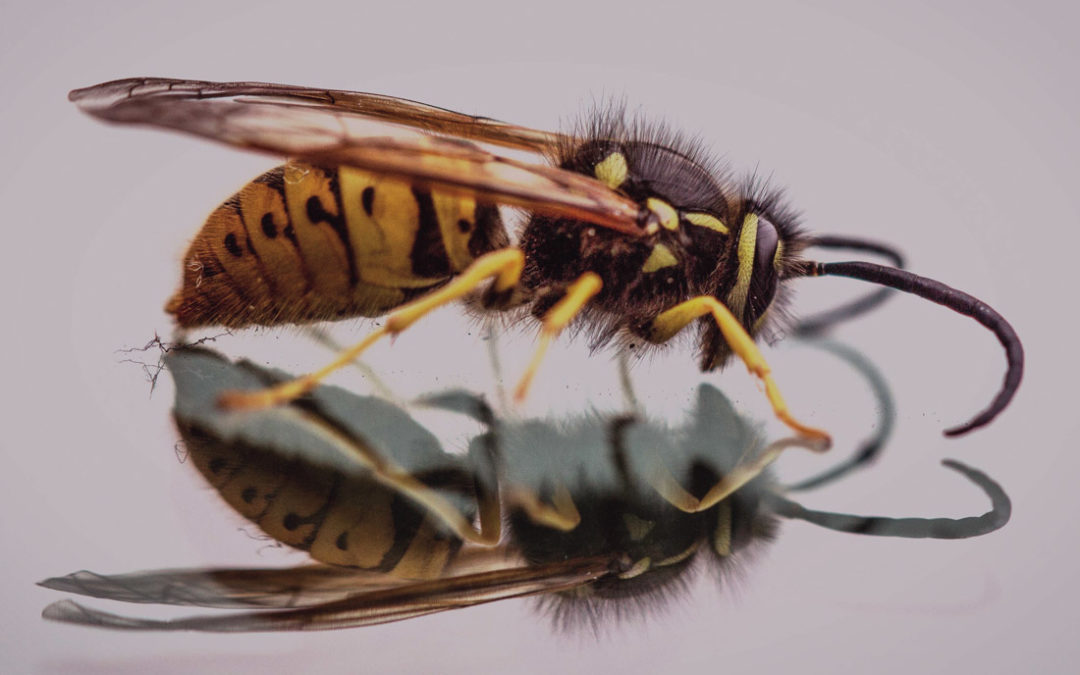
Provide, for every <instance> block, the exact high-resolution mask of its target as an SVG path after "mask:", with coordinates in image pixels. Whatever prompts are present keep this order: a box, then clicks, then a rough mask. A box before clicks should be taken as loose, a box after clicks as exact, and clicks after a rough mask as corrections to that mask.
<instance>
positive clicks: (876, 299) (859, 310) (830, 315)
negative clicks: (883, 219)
mask: <svg viewBox="0 0 1080 675" xmlns="http://www.w3.org/2000/svg"><path fill="white" fill-rule="evenodd" d="M806 245H807V247H816V248H836V249H844V250H848V251H862V252H864V253H871V254H874V255H879V256H881V257H883V258H886V259H888V260H889V261H890V262H892V265H893V267H896V268H899V269H903V268H904V256H903V254H901V253H900V251H898V250H896V249H895V248H893V247H892V246H890V245H889V244H885V243H882V242H877V241H871V240H869V239H859V238H856V237H840V236H834V235H822V236H818V237H811V238H810V239H809V240H808V241H807V242H806ZM890 295H892V289H889V288H881V289H878V290H876V291H871V292H870V293H867V294H866V295H864V296H862V297H860V298H856V299H854V300H852V301H851V302H848V303H846V304H843V305H840V306H839V307H834V308H832V309H827V310H825V311H823V312H819V313H818V314H811V315H810V316H809V317H807V318H805V319H803V320H802V321H799V322H798V323H797V324H795V327H794V329H793V333H794V334H795V335H796V336H798V337H813V336H817V335H820V334H822V333H824V332H825V331H827V330H829V329H830V328H832V327H833V326H835V325H836V324H838V323H841V322H843V321H847V320H849V319H854V318H855V317H857V316H859V315H861V314H866V313H867V312H869V311H870V310H872V309H875V308H876V307H877V306H878V305H880V304H881V303H883V302H885V300H887V299H888V298H889V296H890Z"/></svg>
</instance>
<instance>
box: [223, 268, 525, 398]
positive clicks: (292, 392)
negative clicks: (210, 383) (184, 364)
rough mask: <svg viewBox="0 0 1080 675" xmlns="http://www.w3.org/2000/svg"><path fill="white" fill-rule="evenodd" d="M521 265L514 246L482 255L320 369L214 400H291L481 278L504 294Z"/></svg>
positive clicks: (519, 276) (445, 302)
mask: <svg viewBox="0 0 1080 675" xmlns="http://www.w3.org/2000/svg"><path fill="white" fill-rule="evenodd" d="M524 266H525V256H524V254H522V252H521V251H520V250H519V249H516V248H505V249H502V250H499V251H493V252H491V253H487V254H485V255H482V256H480V257H479V258H477V259H476V260H475V261H473V264H472V265H470V266H469V267H468V269H466V270H465V271H464V272H462V273H461V274H460V275H459V276H457V277H455V278H454V279H453V280H451V281H450V283H448V284H446V285H445V286H443V287H442V288H439V289H438V290H435V291H432V292H431V293H429V294H427V295H425V296H423V297H420V298H417V299H416V300H414V301H413V302H411V303H409V304H407V305H405V306H404V307H402V308H400V309H398V310H397V311H395V312H393V313H392V314H390V315H389V316H388V317H387V318H386V323H385V324H384V325H383V326H382V327H381V328H378V329H377V330H375V331H372V332H371V333H370V334H369V335H368V336H367V337H366V338H364V339H363V340H361V341H360V342H358V343H357V344H355V345H353V346H352V347H349V348H348V349H346V350H345V351H343V352H341V354H339V355H338V357H337V358H336V359H334V360H333V361H332V362H330V363H329V364H328V365H326V366H324V367H323V368H322V369H320V370H317V371H315V372H314V373H309V374H307V375H304V376H302V377H298V378H296V379H295V380H290V381H288V382H283V383H281V384H279V385H278V386H276V387H272V388H270V389H264V390H262V391H254V392H244V391H227V392H224V393H222V395H221V397H220V398H219V399H218V404H219V405H220V406H221V407H222V408H225V409H227V410H252V409H255V410H257V409H261V408H269V407H272V406H275V405H281V404H282V403H286V402H288V401H291V400H293V399H294V398H296V397H298V396H302V395H304V394H306V393H307V392H309V391H311V390H312V389H314V388H315V386H316V385H318V384H319V382H320V381H321V380H323V379H325V378H326V376H328V375H330V374H331V373H332V372H334V371H335V370H337V369H338V368H341V367H342V366H345V365H348V364H349V363H351V362H352V361H353V360H354V359H355V358H356V357H358V356H360V354H362V353H363V352H364V351H365V350H366V349H367V348H368V347H370V346H371V345H373V344H374V343H375V342H377V341H378V340H379V339H380V338H382V337H384V336H386V335H397V334H398V333H401V332H402V331H404V330H405V329H406V328H408V327H409V326H411V325H412V324H413V323H415V322H416V321H417V320H418V319H420V318H421V317H422V316H424V315H425V314H427V313H428V312H430V311H431V310H433V309H437V308H439V307H442V306H443V305H446V304H448V303H450V302H452V301H454V300H457V299H458V298H460V297H462V296H463V295H466V294H467V293H469V292H471V291H473V290H475V289H476V288H477V287H478V286H479V285H480V284H481V283H483V282H484V280H486V279H489V278H491V277H494V278H495V283H494V290H495V292H496V293H505V292H506V291H509V290H511V289H513V288H514V287H515V286H517V284H518V280H519V279H520V278H521V270H522V268H523V267H524Z"/></svg>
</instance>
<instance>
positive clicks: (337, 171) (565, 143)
mask: <svg viewBox="0 0 1080 675" xmlns="http://www.w3.org/2000/svg"><path fill="white" fill-rule="evenodd" d="M70 98H71V100H73V101H74V102H75V103H76V104H78V106H79V107H80V108H81V109H82V110H84V111H86V112H87V113H89V114H91V115H93V116H95V117H97V118H100V119H102V120H106V121H109V122H116V123H123V124H141V125H150V126H155V127H162V128H166V129H173V130H178V131H182V132H187V133H189V134H194V135H197V136H202V137H204V138H209V139H212V140H216V141H220V142H223V143H226V144H228V145H232V146H235V147H241V148H246V149H250V150H255V151H261V152H265V153H270V154H273V155H277V156H286V157H289V158H291V161H290V162H289V163H288V164H285V165H284V166H279V167H278V168H276V169H273V170H271V171H269V172H267V173H265V174H263V175H262V176H260V177H259V178H256V179H255V180H254V181H253V182H251V183H249V184H248V185H247V186H245V187H244V188H243V189H241V190H240V192H238V193H236V194H235V195H234V196H233V197H232V198H230V199H229V200H227V201H226V202H225V203H224V204H222V205H221V206H220V207H218V208H217V210H215V211H214V212H213V213H212V214H211V216H210V217H209V219H208V220H207V221H206V224H205V225H204V226H203V228H202V230H201V231H200V232H199V233H198V235H196V237H195V239H194V241H193V242H192V244H191V246H190V248H189V249H188V251H187V253H186V255H185V256H184V262H183V267H184V272H183V282H182V285H181V288H180V290H179V291H178V292H177V293H176V295H174V296H173V297H172V298H171V299H170V300H169V301H168V304H167V305H166V310H167V311H168V312H170V313H171V314H172V315H173V316H174V317H175V319H176V323H177V325H178V326H179V327H180V328H181V329H183V328H190V327H197V326H209V325H221V326H230V327H242V326H249V325H264V326H269V325H278V324H283V323H300V324H303V323H309V322H315V321H324V320H333V319H339V318H344V317H352V316H369V317H371V316H382V315H387V314H388V316H387V317H386V319H385V322H384V323H383V325H382V326H381V327H379V328H377V329H376V330H374V331H373V332H372V333H371V334H369V335H368V336H367V337H366V338H365V339H363V340H362V341H360V342H359V343H357V344H356V345H354V346H352V347H350V348H348V349H345V350H343V351H342V352H341V354H340V355H339V356H338V358H337V359H336V360H334V361H333V362H332V363H330V364H329V365H327V366H326V367H324V368H322V369H321V370H319V371H316V372H314V373H311V374H308V375H305V376H303V377H300V378H297V379H295V380H292V381H289V382H285V383H281V384H279V385H277V386H275V387H273V388H271V389H267V390H265V391H260V392H247V393H239V392H225V393H224V394H223V395H222V401H221V403H222V405H223V406H225V407H228V408H230V409H240V408H259V407H267V406H272V405H276V404H280V403H283V402H285V401H287V400H289V399H291V398H294V397H296V396H299V395H301V394H303V393H305V392H307V391H310V390H311V389H312V388H313V387H315V386H316V385H317V384H318V382H319V381H321V380H322V379H323V378H324V377H325V376H326V375H328V374H329V373H330V372H332V371H333V370H334V369H336V368H340V367H341V366H343V365H345V364H347V363H350V362H351V361H353V360H354V359H355V358H356V357H357V356H359V355H360V354H361V353H362V352H363V351H364V350H365V349H367V348H368V347H369V346H370V345H371V344H373V343H374V342H375V341H377V340H379V339H381V338H383V337H385V336H388V335H395V334H398V333H400V332H402V331H404V330H405V329H407V328H408V327H409V326H411V325H412V324H413V323H415V322H416V321H418V320H419V319H421V318H422V317H423V316H424V315H425V314H427V313H428V312H430V311H431V310H433V309H435V308H437V307H440V306H442V305H445V304H446V303H449V302H451V301H454V300H456V299H459V298H463V297H466V296H468V297H470V298H477V296H478V301H479V306H480V307H481V309H483V310H488V311H492V312H495V311H504V312H511V311H518V312H520V313H522V314H524V315H531V316H533V317H535V318H536V319H538V320H539V321H540V323H541V334H540V342H539V344H538V347H537V349H536V352H535V356H534V357H533V359H532V361H531V362H530V364H529V366H528V368H527V369H526V371H525V373H524V375H523V376H522V377H521V379H520V381H519V384H518V387H517V389H516V397H517V398H518V399H521V398H523V397H524V396H525V393H526V391H527V390H528V387H529V383H530V382H531V380H532V378H533V376H534V375H535V373H536V371H537V369H538V367H539V364H540V362H541V360H542V358H543V354H544V353H545V350H546V349H547V346H548V345H549V344H550V342H551V340H553V339H554V338H555V336H557V335H558V334H559V333H560V332H561V331H562V330H563V329H564V328H565V327H566V326H567V325H569V324H571V323H572V322H575V321H577V322H578V323H579V324H580V325H582V326H584V327H588V328H590V329H591V330H592V333H593V335H594V336H595V341H594V343H595V344H596V345H599V344H603V343H606V342H609V341H612V340H617V341H621V342H622V344H624V345H625V346H627V347H634V348H637V347H641V346H650V345H661V344H664V343H666V342H668V341H669V340H671V339H672V338H673V337H675V336H676V335H677V334H679V333H680V332H682V331H683V330H684V329H686V328H688V327H690V326H691V325H692V324H694V325H695V327H696V329H697V331H698V340H697V341H698V351H699V358H700V365H701V368H702V369H703V370H706V371H708V370H712V369H715V368H718V367H720V366H722V365H723V364H725V363H726V362H727V361H728V360H729V359H730V357H731V356H732V355H734V356H737V357H738V358H740V359H741V360H742V361H743V362H744V363H745V364H746V366H747V368H748V369H749V370H750V372H751V373H752V374H753V375H754V376H756V377H757V378H759V379H760V382H761V384H762V385H763V389H764V392H765V394H766V396H767V398H768V400H769V402H770V404H771V406H772V408H773V410H774V412H775V414H776V415H777V416H778V417H779V418H780V419H781V420H782V421H784V422H785V423H786V424H788V425H789V426H790V427H791V428H792V429H794V430H795V431H797V432H799V433H800V434H802V435H804V436H807V437H810V438H815V439H817V440H819V441H821V442H823V444H825V445H827V442H828V435H827V434H826V433H825V432H824V431H822V430H819V429H815V428H813V427H809V426H806V425H804V424H802V423H801V422H799V421H798V420H797V419H796V418H795V417H794V416H793V415H792V414H791V412H790V410H789V409H788V406H787V404H786V402H785V401H784V399H783V397H782V395H781V393H780V390H779V388H778V386H777V384H776V382H775V381H774V379H773V376H772V374H771V370H770V368H769V365H768V363H767V362H766V360H765V359H764V357H763V356H762V354H761V352H760V351H759V350H758V348H757V346H756V345H755V339H756V338H758V337H759V336H761V335H763V334H765V333H766V327H767V325H768V324H769V323H770V322H771V321H772V320H773V319H774V318H776V317H777V316H779V315H780V314H781V313H782V312H781V309H782V305H783V299H784V295H785V294H784V292H783V291H784V289H785V287H786V286H787V284H788V282H790V281H791V280H793V279H797V278H803V277H819V276H843V277H849V278H854V279H859V280H863V281H867V282H871V283H874V284H878V285H881V286H885V287H888V288H892V289H899V290H902V291H905V292H908V293H913V294H915V295H918V296H921V297H923V298H925V299H928V300H930V301H932V302H936V303H938V304H941V305H944V306H945V307H948V308H950V309H952V310H954V311H956V312H959V313H960V314H964V315H967V316H970V317H972V318H973V319H975V320H976V321H978V322H979V323H981V324H983V325H984V326H985V327H987V328H988V329H990V330H991V331H992V332H993V333H994V334H995V335H996V336H997V338H998V340H999V341H1000V342H1001V343H1002V345H1003V346H1004V348H1005V352H1006V357H1007V363H1008V365H1007V371H1006V374H1005V378H1004V382H1003V384H1002V386H1001V388H1000V390H999V391H998V393H997V394H996V396H995V398H994V399H993V401H992V402H991V403H990V405H989V406H988V407H986V408H985V409H984V410H983V411H981V412H980V413H979V414H977V415H976V416H974V417H973V418H971V419H970V420H969V421H968V422H966V423H964V424H962V425H959V426H956V427H953V428H951V429H949V430H947V431H946V434H947V435H958V434H962V433H965V432H967V431H970V430H972V429H974V428H976V427H979V426H982V425H984V424H987V423H988V422H990V421H991V420H992V419H993V418H994V417H995V416H996V415H997V414H998V413H1000V412H1001V411H1002V410H1003V409H1004V408H1005V407H1006V406H1007V405H1008V403H1009V401H1010V400H1011V398H1012V397H1013V395H1014V393H1015V392H1016V390H1017V388H1018V387H1019V384H1020V380H1021V377H1022V373H1023V348H1022V345H1021V342H1020V340H1019V338H1018V336H1017V335H1016V332H1015V331H1014V330H1013V328H1012V327H1011V326H1010V325H1009V323H1008V322H1007V321H1006V320H1005V319H1004V318H1003V317H1002V316H1001V315H1000V314H999V313H997V312H996V311H994V310H993V309H992V308H990V307H989V306H988V305H986V304H985V303H983V302H981V301H980V300H978V299H977V298H975V297H973V296H971V295H968V294H966V293H964V292H962V291H959V290H956V289H953V288H950V287H949V286H946V285H944V284H942V283H940V282H938V281H934V280H932V279H927V278H924V277H921V276H918V275H916V274H913V273H911V272H908V271H905V270H903V269H899V268H898V267H889V266H885V265H879V264H874V263H870V262H865V261H855V262H818V261H815V260H812V259H810V258H808V257H806V253H807V252H808V250H810V249H813V248H815V247H816V248H840V249H849V250H856V251H862V252H864V253H872V254H874V253H876V254H884V255H886V256H887V257H890V258H892V259H894V261H896V262H899V260H900V258H899V256H898V255H897V254H896V253H895V251H893V249H892V248H891V247H888V246H884V245H881V244H877V243H874V242H869V241H865V240H861V239H853V238H846V237H830V236H811V235H809V234H807V233H805V232H804V231H803V230H802V229H800V227H799V223H798V218H797V217H796V215H795V213H794V212H793V211H792V210H791V209H790V208H789V207H787V206H786V205H785V204H784V203H783V201H782V199H781V197H780V195H779V194H778V193H776V192H775V191H769V190H767V189H765V188H763V187H762V186H760V185H759V184H758V183H757V182H755V181H748V182H742V183H740V182H738V181H733V180H732V179H731V178H730V176H729V175H728V174H727V172H725V171H724V170H723V169H722V168H721V167H720V165H719V164H718V163H717V162H716V161H714V160H712V159H711V158H710V157H709V156H708V154H707V153H706V152H705V151H704V150H703V149H702V148H701V147H699V144H698V143H695V142H692V141H689V140H687V139H686V137H684V136H681V135H680V134H677V133H675V132H672V131H670V130H669V129H667V128H666V127H664V126H662V125H650V124H647V123H644V122H639V121H636V120H634V119H629V118H628V117H627V116H626V115H625V114H623V112H622V111H620V110H618V109H613V110H611V111H608V112H601V113H600V114H598V115H596V116H595V118H594V119H592V120H591V121H590V122H588V123H586V124H583V125H581V128H580V129H579V130H578V131H576V132H573V133H555V132H547V131H539V130H535V129H529V128H525V127H520V126H516V125H513V124H507V123H504V122H499V121H496V120H493V119H489V118H486V117H475V116H470V115H464V114H461V113H456V112H452V111H449V110H444V109H441V108H437V107H434V106H430V105H426V104H423V103H418V102H414V101H409V100H404V99H400V98H393V97H389V96H383V95H378V94H370V93H359V92H350V91H338V90H328V89H312V88H304V87H294V86H285V85H276V84H264V83H251V82H233V83H214V82H201V81H193V80H173V79H162V78H138V79H126V80H117V81H114V82H108V83H104V84H100V85H97V86H93V87H89V88H86V89H77V90H75V91H73V92H71V94H70ZM489 146H501V147H504V148H511V149H514V150H518V151H524V152H527V153H531V154H532V155H534V156H536V157H538V158H540V160H541V161H536V162H534V161H525V160H519V159H515V158H513V157H509V156H503V155H499V154H496V153H495V151H494V150H490V149H488V147H489ZM500 206H509V207H517V208H520V209H523V210H524V211H525V212H526V213H527V216H528V217H527V220H526V221H525V223H524V225H523V227H522V228H521V229H520V232H518V233H517V237H516V239H515V241H514V242H513V243H512V242H511V238H510V236H509V234H508V232H507V229H506V227H505V226H504V224H503V222H502V218H501V214H500V211H499V207H500ZM880 299H881V295H880V292H879V293H878V294H876V295H875V296H874V297H873V298H869V302H863V303H860V304H857V305H852V306H850V307H848V308H847V309H846V310H844V311H840V312H836V313H832V314H831V315H828V316H827V317H825V318H824V320H823V321H819V322H817V327H818V328H822V327H825V326H827V325H828V324H830V323H835V322H836V321H839V320H843V319H844V318H847V317H850V316H853V315H854V314H857V313H859V312H860V311H862V310H865V309H866V308H867V307H869V306H872V305H874V304H876V300H880Z"/></svg>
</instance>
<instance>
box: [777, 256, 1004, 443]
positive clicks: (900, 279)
mask: <svg viewBox="0 0 1080 675" xmlns="http://www.w3.org/2000/svg"><path fill="white" fill-rule="evenodd" d="M791 276H793V277H794V276H810V277H818V276H837V277H848V278H851V279H859V280H861V281H869V282H870V283H874V284H880V285H882V286H888V287H889V288H895V289H896V290H898V291H904V292H905V293H911V294H913V295H917V296H919V297H921V298H925V299H927V300H930V301H931V302H936V303H937V304H939V305H942V306H944V307H948V308H949V309H951V310H953V311H954V312H957V313H959V314H963V315H964V316H970V317H971V318H973V319H975V320H976V321H978V322H979V323H981V324H982V325H983V326H986V327H987V328H988V329H990V330H991V331H992V332H993V333H994V335H996V336H997V339H998V341H999V342H1001V346H1002V347H1004V348H1005V358H1006V360H1007V362H1008V370H1006V371H1005V379H1004V381H1003V382H1002V385H1001V389H1000V390H999V391H998V393H997V396H995V397H994V400H993V401H991V403H990V405H989V406H987V407H986V408H985V409H984V410H983V411H982V412H980V413H979V414H977V415H976V416H975V417H973V418H971V419H970V420H969V421H968V422H966V423H964V424H961V425H959V426H956V427H953V428H951V429H946V430H945V435H946V436H959V435H961V434H966V433H967V432H969V431H971V430H972V429H977V428H978V427H981V426H983V425H985V424H988V423H989V422H990V421H991V420H992V419H994V418H995V417H997V415H998V413H1000V412H1001V411H1002V410H1004V409H1005V407H1006V406H1007V405H1009V401H1011V400H1012V397H1013V395H1014V394H1016V390H1017V389H1018V388H1019V387H1020V380H1021V378H1023V376H1024V346H1023V345H1022V344H1020V338H1019V337H1018V336H1017V335H1016V331H1015V330H1013V327H1012V326H1011V325H1009V322H1008V321H1006V320H1005V317H1003V316H1001V315H1000V314H998V313H997V312H996V311H995V310H994V309H993V308H991V307H990V306H989V305H987V304H986V303H985V302H983V301H982V300H979V299H978V298H976V297H974V296H972V295H968V294H967V293H964V292H963V291H958V290H956V289H955V288H952V287H951V286H946V285H945V284H943V283H941V282H940V281H935V280H933V279H927V278H926V277H920V276H919V275H917V274H913V273H911V272H908V271H906V270H898V269H896V268H893V267H886V266H884V265H875V264H874V263H868V262H834V263H823V262H816V261H812V260H807V261H803V262H802V263H800V266H799V268H798V269H797V270H796V271H795V272H794V273H793V274H792V275H791Z"/></svg>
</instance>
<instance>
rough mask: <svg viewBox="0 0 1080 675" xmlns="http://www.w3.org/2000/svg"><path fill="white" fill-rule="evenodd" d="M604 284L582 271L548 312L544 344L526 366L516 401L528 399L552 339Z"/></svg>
mask: <svg viewBox="0 0 1080 675" xmlns="http://www.w3.org/2000/svg"><path fill="white" fill-rule="evenodd" d="M603 285H604V284H603V282H602V281H600V277H599V276H598V275H597V274H595V273H593V272H586V273H585V274H582V275H581V276H580V277H578V278H577V280H575V281H574V283H572V284H570V286H569V287H568V288H567V289H566V295H564V296H563V298H562V300H559V302H557V303H556V304H555V306H554V307H552V308H551V309H550V310H548V312H547V314H545V315H544V325H543V328H542V329H541V331H540V344H539V345H538V346H537V348H536V353H535V354H533V357H532V361H530V362H529V367H528V368H526V369H525V373H524V374H523V375H522V376H521V379H520V380H519V381H518V384H517V387H515V388H514V400H515V401H517V402H519V403H520V402H521V401H523V400H525V396H526V395H527V394H528V393H529V385H530V384H532V380H533V377H535V376H536V371H537V369H539V367H540V362H541V361H543V359H544V354H545V353H546V352H547V349H548V346H550V345H551V341H552V340H553V339H554V338H555V336H557V335H558V334H559V333H560V332H561V331H562V329H563V328H565V327H566V325H567V324H568V323H570V322H571V321H573V319H574V317H575V316H577V315H578V314H579V313H580V312H581V310H582V309H584V308H585V305H587V304H588V303H589V300H590V299H592V297H593V296H594V295H596V294H597V293H599V292H600V289H601V288H603Z"/></svg>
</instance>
